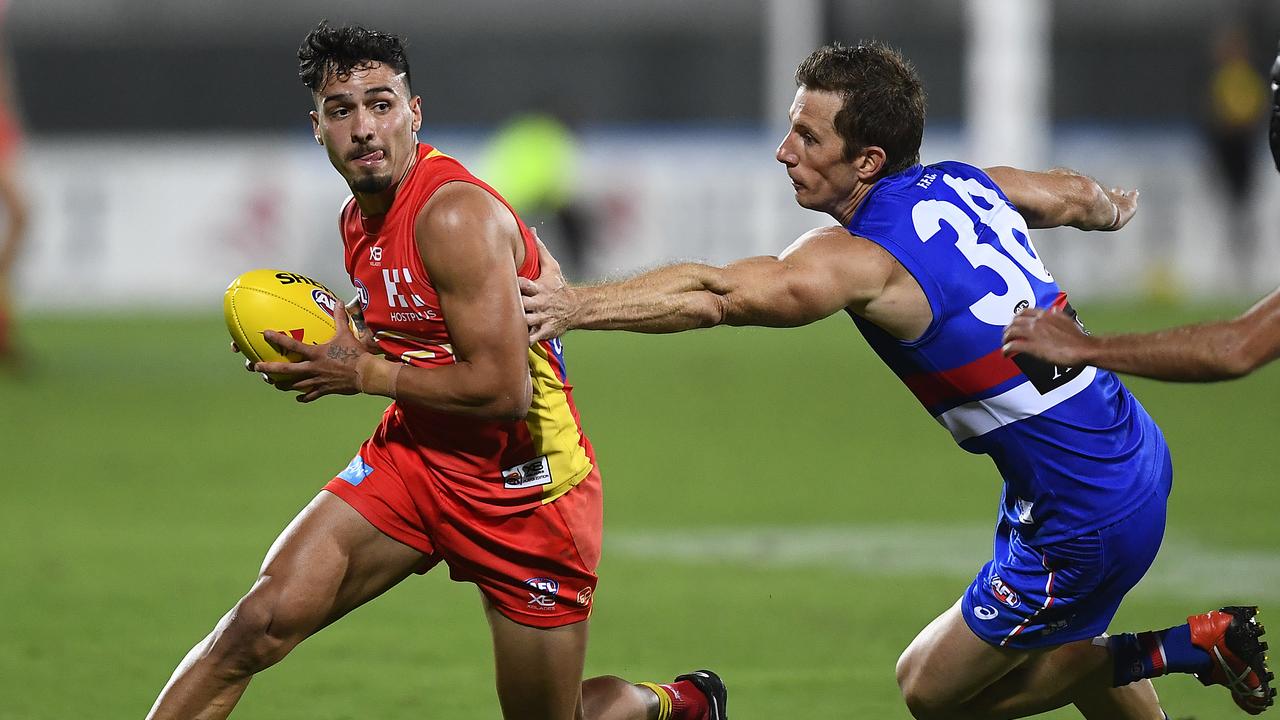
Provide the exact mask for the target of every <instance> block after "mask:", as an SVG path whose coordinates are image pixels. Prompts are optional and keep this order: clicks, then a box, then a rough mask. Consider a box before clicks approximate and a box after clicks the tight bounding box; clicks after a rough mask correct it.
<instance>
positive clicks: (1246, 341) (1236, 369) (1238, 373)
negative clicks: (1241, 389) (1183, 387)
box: [1214, 320, 1267, 380]
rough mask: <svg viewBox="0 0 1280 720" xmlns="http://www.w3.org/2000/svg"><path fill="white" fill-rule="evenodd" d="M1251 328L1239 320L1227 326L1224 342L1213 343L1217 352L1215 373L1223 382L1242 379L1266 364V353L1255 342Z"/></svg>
mask: <svg viewBox="0 0 1280 720" xmlns="http://www.w3.org/2000/svg"><path fill="white" fill-rule="evenodd" d="M1250 330H1251V328H1250V327H1249V325H1247V324H1245V323H1244V322H1243V321H1241V320H1235V321H1233V322H1232V323H1231V324H1230V325H1228V335H1227V338H1226V339H1225V341H1222V342H1218V343H1215V345H1216V346H1217V347H1218V348H1219V351H1218V352H1217V353H1215V358H1214V360H1215V365H1216V367H1215V368H1214V371H1215V373H1216V374H1217V375H1218V376H1219V377H1220V379H1223V380H1235V379H1237V378H1242V377H1244V376H1246V375H1248V374H1250V373H1252V372H1253V371H1254V370H1257V369H1258V367H1259V366H1261V365H1262V364H1263V363H1264V362H1266V359H1267V358H1266V353H1264V352H1263V351H1262V348H1261V345H1260V344H1259V343H1258V342H1256V341H1255V339H1254V338H1253V337H1252V334H1251V332H1250Z"/></svg>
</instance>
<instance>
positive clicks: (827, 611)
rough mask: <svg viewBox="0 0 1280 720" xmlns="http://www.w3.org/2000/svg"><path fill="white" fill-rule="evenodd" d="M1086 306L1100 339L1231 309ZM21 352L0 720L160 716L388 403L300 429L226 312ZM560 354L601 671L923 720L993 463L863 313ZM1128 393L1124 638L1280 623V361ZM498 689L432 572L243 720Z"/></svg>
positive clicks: (1214, 705)
mask: <svg viewBox="0 0 1280 720" xmlns="http://www.w3.org/2000/svg"><path fill="white" fill-rule="evenodd" d="M1083 310H1084V311H1085V312H1086V314H1087V317H1088V318H1089V320H1090V321H1091V326H1092V327H1093V328H1094V329H1096V330H1103V331H1105V330H1108V329H1115V328H1120V327H1135V326H1137V327H1154V326H1160V325H1164V324H1167V323H1173V322H1180V321H1185V320H1189V319H1195V318H1203V317H1206V316H1210V315H1212V314H1213V313H1212V311H1210V310H1207V309H1205V308H1181V309H1179V308H1167V307H1166V308H1161V307H1141V306H1123V307H1122V306H1112V307H1110V308H1107V307H1100V308H1088V307H1085V308H1083ZM24 331H25V335H26V337H27V338H28V339H29V341H30V344H31V346H32V347H33V349H34V354H35V363H34V364H33V367H32V368H31V371H30V372H29V373H28V374H27V375H25V376H23V377H21V378H14V377H3V376H0V430H2V431H0V443H2V444H3V448H4V451H5V452H4V457H5V463H6V466H7V467H8V468H9V472H8V473H7V477H6V482H5V486H6V487H5V493H4V496H3V500H0V609H2V612H0V718H3V719H5V720H8V719H11V718H12V719H15V720H16V719H21V720H54V719H57V720H65V719H66V718H82V717H101V718H130V717H141V716H142V715H143V714H144V713H145V711H146V709H147V708H148V707H149V706H150V704H151V702H152V700H153V698H154V696H155V694H156V692H157V691H158V690H159V688H160V687H161V685H162V684H163V683H164V681H165V679H166V678H167V677H168V675H169V673H170V672H171V670H172V669H173V666H174V665H175V664H176V663H177V661H178V660H179V659H180V658H181V657H182V655H183V654H184V653H185V652H186V650H187V649H188V648H189V647H190V646H191V645H192V644H193V643H194V642H196V641H197V640H198V639H199V638H200V637H201V636H203V635H204V634H205V633H206V632H207V631H208V629H209V628H210V627H211V626H212V624H213V622H214V621H215V620H216V619H217V618H218V616H219V615H221V613H223V612H224V611H225V610H226V609H227V608H228V607H229V606H230V605H231V604H232V603H233V602H234V601H235V600H236V599H237V598H238V597H239V596H240V594H241V593H243V592H244V591H245V590H246V589H247V588H248V586H249V583H250V582H251V581H252V579H253V577H254V573H255V571H256V568H257V566H258V563H259V562H260V560H261V557H262V554H263V552H264V551H265V550H266V548H267V546H268V544H269V543H270V542H271V540H272V539H273V538H274V537H275V535H276V534H277V533H278V532H279V531H280V529H281V528H282V527H283V526H284V524H285V523H286V522H287V521H288V520H289V519H290V518H291V517H292V516H293V514H294V513H295V512H296V511H297V510H298V509H299V508H300V507H302V506H303V505H304V504H305V503H306V502H307V501H308V500H309V499H310V498H311V497H312V496H313V495H314V494H315V492H316V490H317V488H318V487H319V486H320V485H321V484H323V483H324V482H325V481H326V480H328V479H329V477H331V476H332V475H333V473H334V472H336V471H338V470H341V469H342V468H343V467H344V466H345V465H346V463H347V461H348V460H349V459H350V457H351V455H352V454H353V453H354V451H355V449H356V446H357V445H358V443H359V441H360V440H362V439H363V438H364V436H365V435H366V434H367V432H368V431H369V430H370V429H371V428H372V426H373V424H374V423H375V422H376V419H377V416H378V413H379V411H380V410H381V408H382V407H383V404H382V403H381V402H379V401H377V400H375V399H370V398H328V399H325V400H323V401H321V402H320V403H318V404H315V405H311V406H300V405H297V404H296V403H294V402H292V401H291V400H290V399H289V398H288V397H286V396H284V395H281V394H279V393H276V392H275V391H273V390H271V389H270V388H268V387H267V386H265V385H263V384H262V383H261V382H258V381H255V378H254V377H253V376H251V375H249V374H247V373H245V372H244V371H243V370H242V369H241V368H240V365H239V363H238V362H237V360H236V358H235V357H233V356H231V355H230V354H229V353H228V352H227V351H226V345H227V338H226V333H225V331H224V330H223V328H222V326H221V319H220V317H218V316H216V315H211V316H201V317H165V316H127V317H66V316H46V317H32V318H29V319H28V320H27V322H26V325H25V328H24ZM566 345H567V353H568V360H569V371H570V376H571V378H572V379H573V380H574V381H575V383H576V384H577V386H578V390H577V394H578V401H579V404H580V406H581V408H582V411H583V417H584V422H585V425H586V428H587V430H588V432H589V433H590V434H591V436H592V438H593V440H594V442H595V445H596V448H597V451H598V453H599V456H600V459H601V464H602V466H603V469H604V471H605V478H606V488H607V492H606V497H607V501H606V508H607V510H606V538H605V560H604V562H603V565H602V567H601V576H602V580H601V584H600V590H599V592H598V594H597V596H596V597H597V611H596V614H595V616H594V618H593V628H592V633H593V637H592V647H591V651H590V655H589V657H588V667H587V670H588V674H598V673H605V672H607V673H616V674H621V675H624V676H626V677H629V678H632V679H653V680H664V679H667V678H670V677H671V676H672V675H673V674H675V673H679V672H684V671H687V670H689V669H692V668H695V667H702V666H706V667H711V668H714V669H716V670H717V671H719V672H720V673H721V674H722V675H723V676H724V677H725V678H726V679H727V681H728V682H729V684H730V689H731V696H730V697H731V705H730V707H731V708H732V710H733V715H732V717H734V718H735V720H752V719H753V718H759V719H762V720H763V719H765V718H832V717H842V718H906V717H908V715H907V713H906V711H905V709H904V708H903V707H902V706H901V703H900V701H899V699H898V695H897V688H896V685H895V683H894V678H893V667H894V661H895V659H896V658H897V656H898V653H899V652H900V650H901V649H902V648H903V647H905V645H906V644H907V643H908V642H909V641H910V640H911V638H912V637H913V636H914V635H915V633H916V632H917V631H918V630H919V629H920V628H921V627H923V626H924V624H925V623H926V622H928V621H929V620H930V619H931V618H932V617H933V616H934V615H936V614H937V613H938V612H940V611H942V610H943V609H945V608H946V607H947V606H948V605H949V604H950V603H951V602H952V601H954V599H955V598H956V597H957V596H958V595H959V593H960V591H961V590H962V589H963V587H964V586H965V585H966V584H967V582H968V580H969V579H970V578H971V577H972V573H973V572H974V571H975V570H976V569H977V567H978V566H979V565H980V564H981V562H983V561H984V559H985V558H986V557H987V553H989V532H990V526H991V524H992V523H993V521H994V512H995V505H996V501H997V498H998V494H999V484H998V478H997V477H996V475H995V473H994V471H993V469H992V467H991V466H990V463H989V461H987V460H986V459H985V458H980V457H975V456H969V455H966V454H965V453H963V452H961V451H959V450H958V449H957V448H955V447H954V445H953V444H952V443H951V441H950V439H949V436H948V435H947V434H946V433H945V431H943V430H942V429H941V428H940V427H939V426H937V424H936V423H934V422H933V421H932V420H931V419H930V418H929V417H928V416H927V414H926V413H924V412H923V411H922V410H920V409H919V407H918V406H916V404H915V402H914V401H913V400H912V399H911V398H910V397H909V395H908V394H907V392H906V391H905V390H904V389H903V388H902V387H901V386H900V385H899V384H898V383H897V382H896V381H895V380H894V379H893V377H892V376H891V375H890V373H889V372H888V371H887V370H885V369H884V368H883V367H881V366H880V365H879V363H878V361H877V360H876V359H875V358H874V356H873V355H872V354H871V352H870V351H869V350H868V349H866V347H865V345H864V344H863V343H862V341H861V339H860V338H859V337H857V335H856V333H855V332H854V330H853V328H852V327H851V326H849V324H848V322H847V321H842V320H839V319H833V320H829V321H826V322H824V323H821V324H818V325H816V326H812V327H809V328H804V329H799V330H732V329H723V330H716V331H708V332H702V333H693V334H689V335H685V336H671V337H643V336H634V335H624V334H583V333H579V334H576V335H573V336H570V337H569V338H568V340H567V343H566ZM1130 386H1131V387H1132V388H1133V389H1134V390H1135V392H1136V393H1137V394H1138V396H1139V397H1140V398H1141V399H1142V401H1143V403H1144V404H1145V405H1146V406H1147V408H1148V409H1149V410H1150V411H1151V412H1152V413H1153V414H1154V415H1155V417H1156V418H1157V419H1158V420H1159V421H1160V422H1161V424H1162V426H1163V427H1164V429H1165V431H1166V433H1167V435H1168V437H1169V441H1170V444H1171V446H1172V447H1173V450H1174V458H1175V462H1176V467H1177V481H1176V483H1177V484H1176V489H1175V493H1174V497H1173V500H1172V508H1171V521H1170V532H1169V535H1168V538H1167V542H1166V546H1165V550H1164V552H1163V553H1162V555H1161V558H1160V559H1159V560H1158V562H1157V567H1156V568H1155V569H1154V570H1153V572H1152V574H1151V575H1150V576H1149V577H1148V579H1147V580H1146V581H1145V582H1144V584H1143V585H1141V586H1140V587H1139V588H1138V589H1137V590H1136V591H1135V592H1134V593H1133V594H1132V595H1131V597H1130V599H1129V601H1128V602H1127V603H1126V605H1125V607H1123V608H1122V610H1121V612H1120V615H1119V616H1118V617H1117V619H1116V623H1115V626H1116V628H1119V629H1149V628H1154V627H1165V626H1168V625H1172V624H1176V623H1178V622H1181V621H1182V618H1183V617H1185V616H1186V614H1188V613H1189V612H1192V611H1196V612H1198V611H1200V610H1203V609H1206V608H1209V607H1211V606H1216V605H1218V604H1221V603H1225V602H1229V601H1238V600H1250V601H1255V602H1260V603H1262V604H1264V605H1266V606H1268V607H1269V608H1274V607H1277V606H1280V534H1278V533H1277V532H1276V531H1277V529H1278V527H1280V521H1277V518H1278V517H1280V484H1277V482H1276V481H1277V475H1278V474H1280V473H1278V472H1277V465H1278V463H1280V442H1278V441H1277V438H1280V410H1277V399H1280V368H1276V367H1272V368H1270V369H1268V370H1266V371H1263V372H1261V373H1259V374H1258V375H1256V376H1254V377H1252V378H1249V379H1247V380H1244V381H1240V382H1236V383H1228V384H1222V385H1213V386H1168V385H1163V386H1162V385H1158V384H1155V383H1147V382H1138V381H1134V382H1131V383H1130ZM1271 617H1273V618H1275V619H1276V620H1277V622H1280V614H1273V615H1272V616H1271ZM1264 619H1266V610H1264ZM491 678H492V672H491V662H490V657H489V647H488V639H487V630H486V628H485V625H484V622H483V618H482V615H481V612H480V608H479V602H478V599H477V594H476V592H475V590H474V589H472V588H471V587H469V586H465V585H460V584H456V583H451V582H449V580H448V578H447V576H446V573H444V572H442V571H439V570H437V571H436V572H434V573H432V574H430V575H428V576H426V577H423V578H412V579H410V580H408V581H406V582H405V583H404V584H402V585H401V586H400V587H398V588H396V589H394V590H392V591H391V592H389V593H388V594H387V595H386V596H384V597H383V598H380V599H378V600H376V601H375V602H373V603H371V604H370V605H368V606H366V607H365V608H362V609H360V610H358V611H356V612H355V613H354V614H353V615H351V616H350V617H348V618H346V619H345V620H343V621H342V622H340V623H339V624H337V625H335V626H334V627H332V628H330V629H329V630H327V631H325V632H324V633H322V634H321V635H320V636H317V637H315V638H313V639H311V640H309V641H308V642H306V643H305V644H303V645H302V647H300V648H299V649H298V650H297V651H296V652H295V653H294V654H293V655H292V656H290V657H289V658H288V659H286V660H285V662H284V663H282V664H281V665H279V666H277V667H276V668H273V669H271V670H269V671H267V672H266V673H264V674H263V675H262V676H261V677H259V678H258V679H257V680H255V681H254V683H253V685H252V686H251V688H250V690H249V692H248V694H247V695H246V697H245V699H244V701H243V702H242V703H241V706H240V709H239V710H238V712H237V715H236V717H238V718H244V719H250V718H259V719H264V720H265V719H270V720H290V719H293V718H297V719H301V718H308V719H312V718H326V719H332V720H338V719H343V718H496V717H498V711H497V703H496V699H495V696H494V691H493V689H492V679H491ZM1157 688H1158V689H1159V691H1160V692H1161V695H1162V697H1163V698H1164V700H1165V704H1166V707H1167V708H1168V710H1169V712H1170V714H1171V715H1172V716H1173V717H1175V718H1181V717H1191V716H1194V717H1196V718H1199V719H1200V720H1205V719H1208V718H1220V717H1221V718H1226V717H1233V716H1235V714H1236V713H1237V711H1236V710H1235V708H1234V707H1233V706H1232V705H1231V703H1230V700H1229V699H1228V697H1227V694H1226V691H1225V690H1221V689H1209V690H1207V689H1204V688H1201V687H1200V685H1199V684H1198V683H1196V682H1195V681H1194V680H1191V679H1189V678H1186V677H1175V678H1170V679H1165V680H1162V681H1160V682H1159V683H1158V684H1157ZM1075 716H1076V715H1075V713H1073V712H1071V711H1059V712H1058V713H1055V714H1053V715H1051V716H1048V717H1058V718H1067V717H1075Z"/></svg>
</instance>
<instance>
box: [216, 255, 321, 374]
mask: <svg viewBox="0 0 1280 720" xmlns="http://www.w3.org/2000/svg"><path fill="white" fill-rule="evenodd" d="M337 303H338V297H337V295H335V294H334V293H333V292H332V291H331V290H329V288H327V287H325V286H324V285H323V284H322V283H320V282H319V281H317V280H313V279H311V278H309V277H307V276H306V275H300V274H298V273H294V272H288V271H285V270H250V271H249V272H247V273H245V274H243V275H241V276H240V277H238V278H236V279H235V280H232V281H231V284H230V285H228V286H227V292H226V293H225V294H224V295H223V296H222V313H223V315H224V316H225V318H226V321H227V330H229V331H230V332H231V339H232V340H235V341H236V345H238V346H239V347H240V352H242V353H244V356H245V357H247V358H249V360H251V361H253V362H285V361H290V362H297V361H299V360H302V359H303V358H302V356H301V355H298V354H297V353H288V354H287V355H286V354H283V353H281V352H280V351H279V350H278V349H276V347H275V346H273V345H271V344H270V343H268V342H267V339H266V338H265V337H263V335H262V333H263V331H265V330H275V331H276V332H279V333H283V334H285V335H289V336H291V337H293V338H294V339H295V340H297V341H299V342H303V343H308V344H310V345H320V344H323V343H326V342H329V340H331V339H333V334H334V332H336V331H337V325H335V324H334V322H333V312H334V306H335V305H336V304H337Z"/></svg>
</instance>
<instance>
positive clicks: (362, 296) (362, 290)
mask: <svg viewBox="0 0 1280 720" xmlns="http://www.w3.org/2000/svg"><path fill="white" fill-rule="evenodd" d="M353 283H354V284H355V286H356V299H357V300H359V301H360V309H361V310H368V309H369V290H368V288H366V287H365V286H364V283H362V282H360V281H359V280H355V281H353Z"/></svg>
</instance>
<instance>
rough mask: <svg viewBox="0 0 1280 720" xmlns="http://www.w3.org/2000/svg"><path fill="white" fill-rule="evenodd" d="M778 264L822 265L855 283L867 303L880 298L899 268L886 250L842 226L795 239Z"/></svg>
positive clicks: (818, 230)
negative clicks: (881, 292) (785, 262)
mask: <svg viewBox="0 0 1280 720" xmlns="http://www.w3.org/2000/svg"><path fill="white" fill-rule="evenodd" d="M778 259H779V260H783V261H788V262H792V263H796V264H802V265H808V264H813V265H822V266H824V267H826V268H828V269H830V270H833V271H835V272H836V273H838V274H839V275H841V276H843V277H845V278H847V279H848V280H849V281H851V282H853V283H854V285H855V286H856V288H858V290H859V292H857V293H855V296H857V297H859V298H861V299H862V300H863V301H864V302H865V301H870V300H872V299H874V298H875V297H876V296H878V295H879V291H880V290H881V289H883V287H884V284H885V283H887V282H888V281H889V278H890V277H891V276H892V274H893V273H894V271H895V268H896V267H897V266H898V263H897V261H896V260H894V259H893V256H892V255H890V254H889V253H888V252H887V251H885V249H884V248H882V247H880V246H879V245H877V244H875V243H873V242H871V241H870V240H868V239H866V238H863V237H858V236H857V235H854V234H852V233H850V232H849V231H848V230H847V229H845V228H843V227H841V226H839V225H829V226H826V227H820V228H814V229H813V230H810V231H809V232H806V233H805V234H803V235H801V236H800V237H798V238H796V241H795V242H793V243H791V245H789V246H788V247H787V249H786V250H783V251H782V253H781V254H780V255H778Z"/></svg>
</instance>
